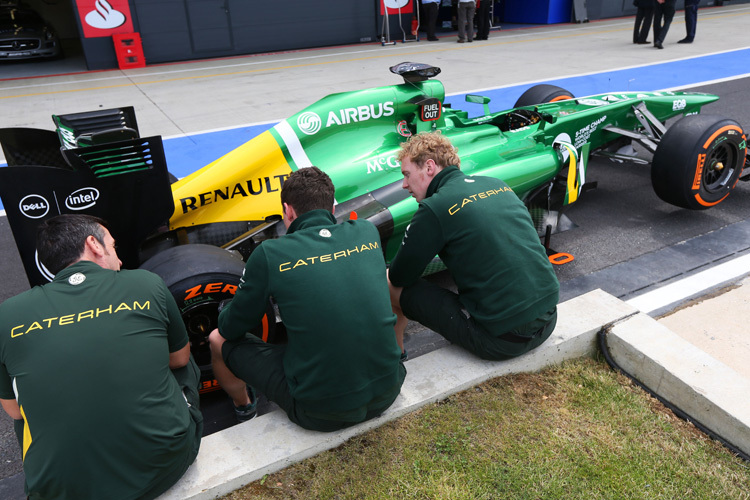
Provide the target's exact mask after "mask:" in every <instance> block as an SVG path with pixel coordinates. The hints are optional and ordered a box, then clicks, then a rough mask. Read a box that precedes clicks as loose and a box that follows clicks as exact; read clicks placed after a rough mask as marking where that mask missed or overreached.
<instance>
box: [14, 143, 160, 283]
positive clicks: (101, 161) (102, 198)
mask: <svg viewBox="0 0 750 500" xmlns="http://www.w3.org/2000/svg"><path fill="white" fill-rule="evenodd" d="M63 155H64V156H65V159H66V160H67V161H68V163H69V164H70V167H68V168H60V167H54V166H38V165H34V166H26V165H16V166H8V167H4V168H0V198H2V201H3V205H4V206H5V211H6V214H7V217H8V223H9V224H10V227H11V230H12V231H13V237H14V238H15V240H16V246H17V247H18V252H19V254H20V255H21V260H22V261H23V265H24V269H25V270H26V276H27V277H28V279H29V283H30V284H31V285H32V286H34V285H40V284H44V283H46V282H48V281H50V280H51V279H52V278H53V276H52V274H51V273H50V272H49V271H48V270H47V269H46V268H44V266H43V265H42V264H41V263H40V262H39V261H38V258H37V255H36V229H37V226H38V224H39V223H40V222H41V221H43V220H45V219H48V218H50V217H54V216H56V215H59V214H67V213H84V214H90V215H94V216H97V217H101V218H103V219H106V220H107V221H108V222H109V223H110V225H111V228H112V235H113V236H114V238H115V239H116V240H117V246H118V250H117V252H118V255H119V257H120V259H121V260H122V262H123V267H125V268H136V267H138V264H139V259H138V248H139V245H140V243H141V242H142V241H143V240H144V239H145V238H146V237H147V236H149V235H150V234H153V233H154V232H156V231H157V230H158V229H159V228H160V227H161V226H165V225H166V224H167V223H168V221H169V218H170V217H171V216H172V213H173V212H174V202H173V200H172V192H171V188H170V182H169V175H168V172H167V164H166V159H165V157H164V148H163V145H162V141H161V137H158V136H156V137H146V138H138V139H131V140H128V141H120V142H114V143H108V144H101V145H95V146H89V147H85V148H76V149H70V150H65V151H64V152H63Z"/></svg>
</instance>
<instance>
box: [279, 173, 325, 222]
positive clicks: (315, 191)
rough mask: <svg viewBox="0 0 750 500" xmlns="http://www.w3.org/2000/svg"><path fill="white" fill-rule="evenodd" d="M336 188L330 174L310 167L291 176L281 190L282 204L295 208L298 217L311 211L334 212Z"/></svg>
mask: <svg viewBox="0 0 750 500" xmlns="http://www.w3.org/2000/svg"><path fill="white" fill-rule="evenodd" d="M333 202H334V187H333V182H331V178H330V177H328V174H326V173H325V172H323V171H322V170H320V169H319V168H318V167H308V168H302V169H300V170H297V171H296V172H292V173H291V174H289V177H288V178H287V179H286V180H285V181H284V186H283V187H282V188H281V203H286V204H287V205H290V206H292V207H293V208H294V210H295V211H296V212H297V216H300V215H302V214H304V213H307V212H309V211H310V210H317V209H321V208H322V209H324V210H328V211H329V212H330V211H332V210H333Z"/></svg>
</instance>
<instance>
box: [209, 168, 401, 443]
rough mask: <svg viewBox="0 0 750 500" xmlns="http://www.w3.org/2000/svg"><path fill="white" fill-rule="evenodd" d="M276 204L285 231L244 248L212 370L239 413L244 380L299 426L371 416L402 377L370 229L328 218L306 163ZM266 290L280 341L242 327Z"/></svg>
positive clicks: (256, 315)
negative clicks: (283, 340) (282, 334)
mask: <svg viewBox="0 0 750 500" xmlns="http://www.w3.org/2000/svg"><path fill="white" fill-rule="evenodd" d="M281 202H282V208H283V214H284V225H285V226H286V227H287V234H286V235H284V236H282V237H281V238H279V239H277V240H267V241H264V242H263V244H262V245H260V246H259V247H258V248H256V249H255V251H253V253H252V254H250V257H249V258H248V260H247V263H246V265H245V270H244V273H243V276H242V279H241V280H240V284H239V287H238V288H237V292H236V294H235V296H234V299H232V301H231V302H230V303H229V305H228V306H226V307H225V308H224V309H223V310H222V311H221V313H220V315H219V327H218V329H216V330H214V331H213V332H211V335H210V336H209V341H210V345H211V355H212V364H213V369H214V374H215V376H216V378H217V380H218V381H219V383H220V384H221V386H222V388H224V390H225V391H226V392H227V393H228V394H229V396H230V397H231V399H232V400H233V402H234V405H235V409H236V413H237V416H238V419H239V420H243V419H244V418H243V417H245V416H247V417H250V416H253V415H254V412H255V408H254V405H255V401H254V399H255V398H254V397H253V391H252V390H250V389H249V388H248V386H249V387H253V388H256V389H258V390H259V391H261V392H262V393H264V394H265V395H266V397H267V398H268V399H269V400H271V401H274V402H275V403H276V404H278V405H279V406H280V407H281V408H282V409H283V410H284V411H285V412H286V414H287V416H288V417H289V420H291V421H292V422H295V423H296V424H298V425H300V426H301V427H304V428H306V429H311V430H318V431H335V430H338V429H342V428H344V427H348V426H351V425H354V424H357V423H359V422H363V421H365V420H368V419H371V418H373V417H376V416H378V415H380V414H381V413H382V412H383V411H385V410H386V409H387V408H388V407H389V406H390V405H391V404H392V403H393V401H394V400H395V399H396V397H397V396H398V394H399V392H400V390H401V385H402V383H403V381H404V377H405V376H406V369H405V368H404V365H403V363H402V362H401V359H400V356H401V350H400V348H399V346H398V345H397V343H396V339H395V336H394V323H395V320H396V317H395V316H394V314H393V312H392V310H391V306H390V301H389V295H388V282H387V279H386V275H385V272H384V271H385V260H384V258H383V252H382V249H381V247H380V236H379V234H378V231H377V229H376V228H375V226H374V225H372V224H371V223H370V222H368V221H364V220H355V221H347V222H344V223H342V224H336V219H335V218H334V216H333V211H334V206H333V204H334V187H333V184H332V182H331V179H330V178H329V177H328V175H326V174H325V173H324V172H322V171H321V170H319V169H318V168H316V167H310V168H304V169H301V170H298V171H296V172H293V173H292V174H291V175H290V176H289V178H288V179H287V180H286V181H285V182H284V186H283V188H282V190H281ZM271 297H273V298H274V299H275V301H276V304H277V305H278V308H279V314H280V315H281V318H282V320H283V322H284V325H285V327H286V331H287V337H288V343H287V344H286V345H275V344H267V343H265V342H263V341H262V340H260V339H259V338H257V337H255V336H253V335H251V334H248V333H246V332H248V331H250V330H251V329H252V328H253V327H254V326H256V325H257V324H259V323H260V321H261V319H262V317H263V315H264V313H265V311H266V305H267V304H268V301H269V299H270V298H271Z"/></svg>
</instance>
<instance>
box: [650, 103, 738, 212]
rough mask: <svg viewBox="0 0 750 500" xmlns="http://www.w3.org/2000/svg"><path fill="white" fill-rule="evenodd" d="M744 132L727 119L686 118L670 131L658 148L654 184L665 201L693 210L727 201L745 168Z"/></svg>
mask: <svg viewBox="0 0 750 500" xmlns="http://www.w3.org/2000/svg"><path fill="white" fill-rule="evenodd" d="M746 147H747V145H746V137H745V133H744V132H743V131H742V127H740V125H739V124H738V123H737V122H735V121H734V120H730V119H727V118H722V117H718V116H711V115H693V116H687V117H685V118H683V119H681V120H679V121H678V122H677V123H675V124H674V125H672V126H671V127H670V128H669V129H667V132H666V133H665V134H664V136H663V137H662V139H661V142H660V143H659V146H658V147H657V148H656V153H654V159H653V162H652V166H651V184H652V185H653V187H654V191H655V192H656V194H657V195H658V196H659V198H661V199H662V200H664V201H666V202H667V203H671V204H672V205H675V206H678V207H682V208H689V209H692V210H705V209H707V208H711V207H713V206H714V205H718V204H719V203H721V202H722V201H724V200H725V199H726V198H727V196H729V193H730V192H731V191H732V189H734V186H735V185H736V184H737V180H738V179H739V177H740V174H741V173H742V168H743V165H744V163H745V153H746V152H745V149H746Z"/></svg>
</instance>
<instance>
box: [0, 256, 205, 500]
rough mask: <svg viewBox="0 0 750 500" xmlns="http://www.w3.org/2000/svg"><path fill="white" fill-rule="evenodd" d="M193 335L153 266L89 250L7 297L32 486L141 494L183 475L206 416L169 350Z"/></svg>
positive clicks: (11, 363)
mask: <svg viewBox="0 0 750 500" xmlns="http://www.w3.org/2000/svg"><path fill="white" fill-rule="evenodd" d="M187 340H188V339H187V334H186V332H185V327H184V324H183V322H182V320H181V318H180V314H179V310H178V309H177V306H176V304H175V302H174V299H173V298H172V296H171V294H170V293H169V291H168V290H167V288H166V286H165V285H164V282H163V281H162V280H161V278H159V277H158V276H156V275H155V274H152V273H150V272H147V271H141V270H135V271H119V272H115V271H110V270H106V269H103V268H101V267H100V266H98V265H97V264H94V263H92V262H88V261H82V262H78V263H76V264H73V265H71V266H69V267H68V268H66V269H64V270H62V271H60V272H59V273H58V274H57V276H56V277H55V279H54V281H53V282H52V283H49V284H46V285H44V286H38V287H34V288H33V289H31V290H29V291H27V292H25V293H23V294H21V295H18V296H16V297H14V298H11V299H8V300H6V301H5V302H4V303H3V304H2V305H0V398H3V399H17V401H18V403H19V406H20V408H21V412H22V414H23V418H24V420H25V435H24V443H23V469H24V473H25V476H26V485H27V487H28V490H29V493H30V498H32V499H34V498H44V499H45V500H47V499H99V498H107V499H123V500H124V499H133V498H141V496H142V495H144V494H145V493H147V492H149V491H151V490H152V489H153V488H154V487H156V488H157V489H159V488H161V490H163V489H166V487H168V485H169V484H172V483H174V482H175V481H177V479H179V477H180V476H181V475H182V474H183V473H184V471H185V470H186V469H187V467H188V466H189V465H190V464H189V462H188V460H189V459H190V456H191V451H192V449H193V440H194V433H195V424H194V423H193V421H192V420H191V418H190V416H189V414H188V408H187V405H186V402H185V399H184V397H183V395H182V392H181V390H180V388H179V386H178V384H177V382H176V380H175V378H174V376H172V374H171V372H170V370H169V353H170V352H174V351H177V350H179V349H181V348H182V347H184V346H185V345H186V344H187Z"/></svg>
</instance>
